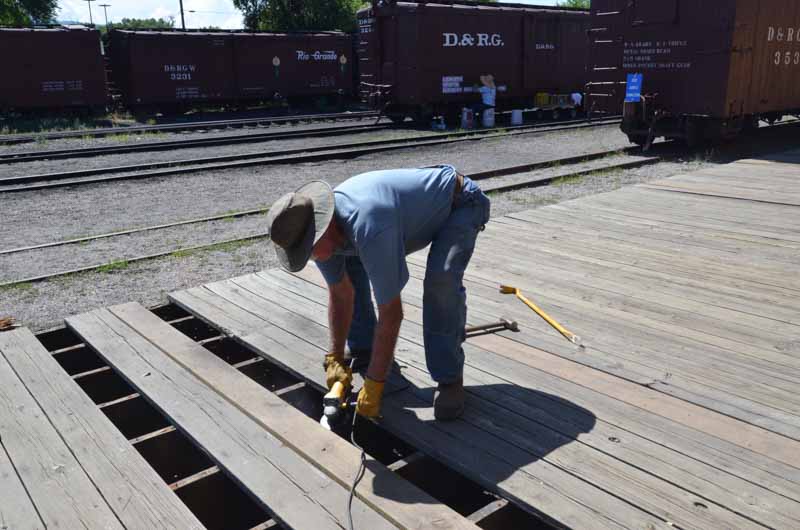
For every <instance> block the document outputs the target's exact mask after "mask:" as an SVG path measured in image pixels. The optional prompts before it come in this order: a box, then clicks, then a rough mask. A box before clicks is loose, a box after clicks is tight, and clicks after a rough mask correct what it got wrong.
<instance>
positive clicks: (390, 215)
mask: <svg viewBox="0 0 800 530" xmlns="http://www.w3.org/2000/svg"><path fill="white" fill-rule="evenodd" d="M455 182H456V170H455V169H454V168H453V167H452V166H437V167H431V168H423V169H392V170H385V171H372V172H369V173H363V174H361V175H356V176H354V177H352V178H350V179H348V180H346V181H345V182H343V183H342V184H340V185H339V186H337V187H336V188H335V189H334V191H333V195H334V202H335V205H336V212H335V213H334V216H335V218H336V220H337V221H338V222H339V226H340V227H341V228H342V231H343V232H344V234H345V236H346V237H347V239H348V244H347V245H345V247H344V248H341V249H337V251H336V252H334V255H333V256H331V258H330V259H328V260H327V261H325V262H317V266H318V267H319V270H320V272H322V275H323V277H324V278H325V281H326V282H327V283H328V284H329V285H333V284H336V283H339V281H341V279H342V276H343V275H344V271H345V257H346V256H358V257H359V258H360V259H361V262H362V264H363V265H364V269H365V270H366V272H367V275H368V276H369V280H370V283H371V284H372V289H373V291H374V293H375V300H376V301H377V302H378V304H385V303H388V302H390V301H391V300H392V299H394V298H395V297H396V296H398V295H399V294H400V291H402V290H403V287H405V285H406V283H407V282H408V266H407V265H406V259H405V257H406V255H407V254H410V253H412V252H415V251H417V250H420V249H423V248H425V247H426V246H428V245H429V244H430V243H431V241H432V240H433V238H434V236H435V235H436V232H437V231H438V230H439V228H440V227H441V226H442V225H443V224H444V222H445V220H446V219H447V217H448V216H449V215H450V210H451V209H452V206H453V193H454V191H455V190H454V188H455Z"/></svg>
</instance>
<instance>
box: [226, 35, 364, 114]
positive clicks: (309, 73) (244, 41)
mask: <svg viewBox="0 0 800 530" xmlns="http://www.w3.org/2000/svg"><path fill="white" fill-rule="evenodd" d="M233 40H234V57H235V60H234V66H233V69H234V73H235V76H236V83H237V87H236V97H237V98H239V99H271V98H294V97H314V96H337V95H347V96H349V95H352V93H353V64H354V61H353V38H352V37H351V36H350V35H347V34H345V33H339V32H319V33H297V34H285V33H239V34H234V37H233Z"/></svg>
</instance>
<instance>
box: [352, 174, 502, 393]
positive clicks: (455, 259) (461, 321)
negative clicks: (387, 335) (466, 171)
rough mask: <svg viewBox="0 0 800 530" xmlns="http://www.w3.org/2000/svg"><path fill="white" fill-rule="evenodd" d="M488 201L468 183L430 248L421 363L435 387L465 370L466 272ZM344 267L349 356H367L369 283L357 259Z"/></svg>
mask: <svg viewBox="0 0 800 530" xmlns="http://www.w3.org/2000/svg"><path fill="white" fill-rule="evenodd" d="M489 211H490V201H489V198H488V197H487V196H486V195H484V194H483V192H482V191H481V190H480V188H479V187H478V186H477V184H475V183H474V182H472V181H471V180H470V179H468V178H466V177H465V178H464V186H463V189H462V190H461V193H460V194H459V196H458V197H456V199H455V202H454V204H453V210H452V211H451V212H450V216H449V217H448V218H447V220H446V221H445V223H444V225H442V227H441V228H440V229H439V231H438V232H437V233H436V235H435V236H434V238H433V241H432V242H431V246H430V251H429V253H428V263H427V267H426V270H425V281H424V294H423V303H422V328H423V338H424V343H425V361H426V363H427V365H428V371H429V372H430V374H431V377H432V378H433V380H434V381H436V382H438V383H445V384H447V383H453V382H455V381H457V380H458V379H460V378H461V376H462V373H463V370H464V350H463V348H462V347H461V344H462V343H463V342H464V339H465V336H464V327H465V325H466V321H467V293H466V289H464V284H463V278H464V271H465V270H466V268H467V265H468V264H469V260H470V258H472V252H473V250H474V249H475V240H476V239H477V237H478V233H479V232H480V231H481V230H483V227H484V225H485V224H486V223H487V222H488V221H489ZM345 267H346V270H347V275H348V277H349V278H350V282H351V283H352V284H353V287H354V289H355V306H354V309H353V323H352V324H351V326H350V334H349V335H348V337H347V345H348V347H349V348H350V350H351V351H368V350H370V349H371V348H372V339H373V337H374V334H375V324H376V318H375V308H374V306H373V304H372V292H371V289H370V285H369V278H368V277H367V273H366V271H365V270H364V267H363V265H362V264H361V261H360V260H359V259H358V257H351V256H348V257H347V258H346V260H345Z"/></svg>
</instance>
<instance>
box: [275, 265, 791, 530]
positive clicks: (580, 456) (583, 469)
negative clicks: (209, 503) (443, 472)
mask: <svg viewBox="0 0 800 530" xmlns="http://www.w3.org/2000/svg"><path fill="white" fill-rule="evenodd" d="M260 275H261V276H265V277H266V276H271V275H273V273H272V272H270V273H265V274H260ZM274 276H275V277H276V278H281V279H283V278H287V279H288V278H290V277H289V276H288V275H284V274H283V273H274ZM295 285H296V284H294V283H292V284H290V283H289V282H286V283H284V284H283V285H282V286H281V285H276V286H275V288H274V290H270V289H265V290H263V291H262V293H263V295H264V296H265V297H275V296H280V298H279V299H280V300H281V303H284V304H285V305H286V306H287V307H291V308H292V310H294V311H301V310H302V311H304V312H308V313H307V314H308V315H309V317H310V318H317V319H318V320H317V323H318V324H319V325H324V324H325V320H324V319H323V317H324V306H323V305H322V304H319V303H318V302H319V301H320V300H324V296H322V294H323V293H321V292H319V291H317V293H318V296H317V297H316V298H317V301H316V302H313V301H312V300H313V299H314V292H313V291H312V290H309V289H307V290H305V291H296V292H298V294H300V295H301V297H302V298H303V299H304V300H305V302H303V301H302V300H301V299H298V298H296V297H291V294H290V293H291V292H292V291H293V290H296V289H297V287H296V286H295ZM313 306H316V307H313ZM415 329H416V332H415V333H414V334H413V337H411V336H409V335H408V333H406V332H404V333H403V336H404V337H409V338H413V340H415V341H416V347H413V348H412V347H410V346H409V345H407V344H405V343H404V344H403V345H402V347H399V348H398V356H399V357H400V359H401V360H402V361H411V362H412V363H413V364H414V365H415V366H416V367H417V368H419V369H420V371H419V373H417V372H410V371H408V370H406V371H404V373H405V374H406V377H410V378H412V379H414V380H416V381H417V384H416V385H415V387H416V388H415V389H414V392H415V394H417V395H418V396H419V397H421V398H423V399H424V397H425V396H426V394H427V397H428V398H430V392H429V391H430V389H431V388H432V381H430V379H429V378H428V377H427V374H425V372H424V358H423V352H422V350H421V345H420V343H421V340H422V339H421V329H420V328H419V326H417V327H416V328H415ZM412 357H413V359H412ZM412 373H413V374H414V375H411V374H412ZM466 376H467V374H465V377H466ZM496 381H500V380H496ZM500 386H503V385H502V384H501V385H500ZM477 388H478V389H479V390H480V388H481V387H477ZM420 389H426V390H424V391H422V393H421V392H420ZM470 390H472V388H470ZM482 397H484V398H485V397H487V396H486V395H483V396H482ZM498 403H499V404H502V406H503V407H507V402H506V401H505V400H504V399H500V400H498ZM523 410H524V409H523ZM504 414H508V413H507V412H504V410H503V408H501V407H499V406H498V407H495V408H494V409H492V410H491V411H490V413H489V414H486V415H485V417H486V418H492V419H491V421H488V420H487V421H483V423H481V420H480V419H474V418H473V419H472V420H471V422H472V423H473V424H475V426H476V427H479V428H482V429H483V430H486V431H489V432H492V434H494V435H495V436H497V437H498V438H501V439H504V440H509V438H508V436H510V435H511V434H512V432H513V429H512V430H506V429H511V427H512V426H513V425H519V421H520V418H518V417H512V418H509V420H508V424H506V425H505V427H504V428H502V429H498V428H497V425H498V424H499V423H502V421H501V420H500V418H502V417H503V416H504ZM479 416H480V415H479ZM529 427H530V431H528V432H526V433H525V435H524V436H521V437H520V438H519V439H517V440H516V443H515V445H517V446H518V447H519V448H521V449H524V450H527V451H531V452H532V453H533V454H534V455H536V456H537V458H544V459H545V460H547V461H548V462H551V463H553V462H555V463H557V465H559V467H563V468H565V469H568V470H570V472H572V473H574V474H576V475H577V476H579V477H581V478H583V479H584V480H589V482H591V483H594V484H598V485H600V486H601V487H602V488H603V489H605V490H607V491H612V492H614V493H615V494H616V495H619V496H622V497H623V498H626V499H629V500H630V501H631V502H633V503H634V504H635V505H637V506H640V507H645V508H646V509H647V511H650V512H651V513H665V512H660V510H663V509H665V508H664V506H663V505H662V506H661V507H659V506H655V505H653V504H652V501H651V499H653V498H659V499H661V501H662V503H663V504H664V505H666V504H669V505H670V508H667V509H668V510H669V513H670V514H671V517H673V519H672V520H673V521H674V520H676V519H682V520H683V518H685V517H686V518H689V519H691V518H694V517H696V516H698V514H695V513H694V512H695V511H696V510H694V509H692V508H689V510H690V511H689V512H687V511H686V507H687V506H693V505H692V504H691V502H688V500H687V499H688V498H684V499H683V500H681V496H682V495H681V494H678V495H674V492H672V493H671V492H670V491H669V489H670V486H667V485H665V484H662V483H661V482H659V481H658V480H654V479H652V478H651V477H643V476H640V475H638V473H637V472H633V471H632V469H633V468H628V467H626V466H617V464H614V463H612V462H607V461H606V460H605V457H604V455H601V454H599V453H598V454H596V455H595V456H592V457H590V456H587V454H585V452H586V451H587V450H588V449H587V447H585V446H582V445H580V444H578V445H573V444H570V443H569V440H571V439H572V437H573V436H575V432H574V431H569V435H556V434H555V433H554V432H552V431H550V430H548V429H547V428H543V427H542V426H541V425H539V424H534V423H531V424H530V425H529ZM570 435H571V436H570ZM526 439H527V440H536V441H537V442H536V443H530V442H529V443H524V442H523V440H526ZM576 461H580V462H582V465H581V466H579V467H580V469H577V468H576V467H574V466H573V465H572V462H576ZM642 462H643V461H640V462H637V463H638V464H642ZM609 466H610V467H609ZM665 469H666V471H667V472H672V469H673V467H672V466H667V467H665ZM631 473H632V474H631ZM612 476H613V477H616V478H615V479H614V480H613V481H612V482H613V484H612V483H607V482H606V481H607V480H608V478H609V477H612ZM689 477H690V476H684V477H682V478H683V480H676V479H675V477H672V476H670V477H669V479H673V480H675V481H676V482H681V483H682V484H685V483H687V482H691V481H690V480H689ZM691 478H694V477H691ZM670 482H671V481H670ZM695 482H696V479H695ZM701 482H702V481H701ZM633 483H635V484H637V490H636V491H633V490H626V489H625V488H624V487H622V489H623V490H625V491H622V490H619V489H615V488H620V486H619V484H633ZM706 489H707V490H711V489H714V488H712V487H709V486H708V485H707V484H706ZM735 489H736V488H733V489H732V490H727V491H725V492H724V495H719V496H718V497H720V498H724V499H725V501H726V502H728V496H729V495H730V491H735ZM656 490H657V491H658V492H659V493H658V494H656V493H654V492H655V491H656ZM642 491H649V493H645V494H642V496H641V497H639V496H638V494H639V493H641V492H642ZM637 492H638V493H637ZM764 493H765V494H766V495H769V492H764ZM772 497H774V498H776V499H778V503H780V499H779V497H777V496H775V495H772ZM739 504H740V506H741V507H747V506H748V505H747V504H746V503H744V502H740V503H739ZM796 507H797V505H793V506H792V509H794V508H796ZM702 515H708V516H710V517H717V518H719V519H718V520H717V521H716V523H714V522H711V521H707V522H706V523H705V524H712V525H714V524H734V526H740V525H743V526H747V525H748V524H749V523H748V522H746V521H744V520H738V518H737V516H731V515H730V514H728V513H727V512H726V510H724V509H722V510H721V511H720V512H719V513H715V514H714V515H713V516H712V515H710V514H708V513H703V514H702ZM727 517H733V519H736V520H737V522H735V523H733V522H732V521H733V519H732V520H731V521H729V522H728V523H722V520H725V519H726V518H727ZM778 519H780V520H781V521H783V522H790V521H792V519H790V518H789V519H786V518H782V516H780V517H778ZM687 520H688V519H687ZM798 522H800V521H798Z"/></svg>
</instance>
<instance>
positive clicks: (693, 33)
mask: <svg viewBox="0 0 800 530" xmlns="http://www.w3.org/2000/svg"><path fill="white" fill-rule="evenodd" d="M590 34H591V35H592V39H591V41H592V45H591V59H590V68H589V70H590V76H591V82H590V83H589V90H588V92H589V94H588V97H587V103H588V106H589V108H590V109H591V108H594V109H596V110H598V111H600V112H605V113H618V112H619V111H620V109H622V110H623V124H622V128H623V131H625V132H626V133H627V134H628V136H629V137H630V139H631V141H632V142H636V143H640V144H644V143H647V142H648V141H649V140H652V139H653V138H655V137H659V136H665V137H668V138H682V139H685V140H686V141H687V142H688V143H689V144H696V143H698V142H700V141H702V140H704V139H716V138H720V137H724V136H731V135H735V134H738V133H739V132H741V131H742V130H745V129H748V128H753V127H754V126H755V125H757V123H758V119H759V118H764V119H768V120H775V119H778V118H780V117H781V116H782V115H784V114H790V113H791V114H798V113H800V2H798V1H797V0H715V1H714V2H679V1H678V0H593V1H592V30H591V32H590ZM634 74H635V75H636V77H635V78H632V79H631V86H628V76H629V75H634ZM626 100H627V101H626ZM623 101H625V103H624V106H623ZM623 107H624V108H623Z"/></svg>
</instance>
